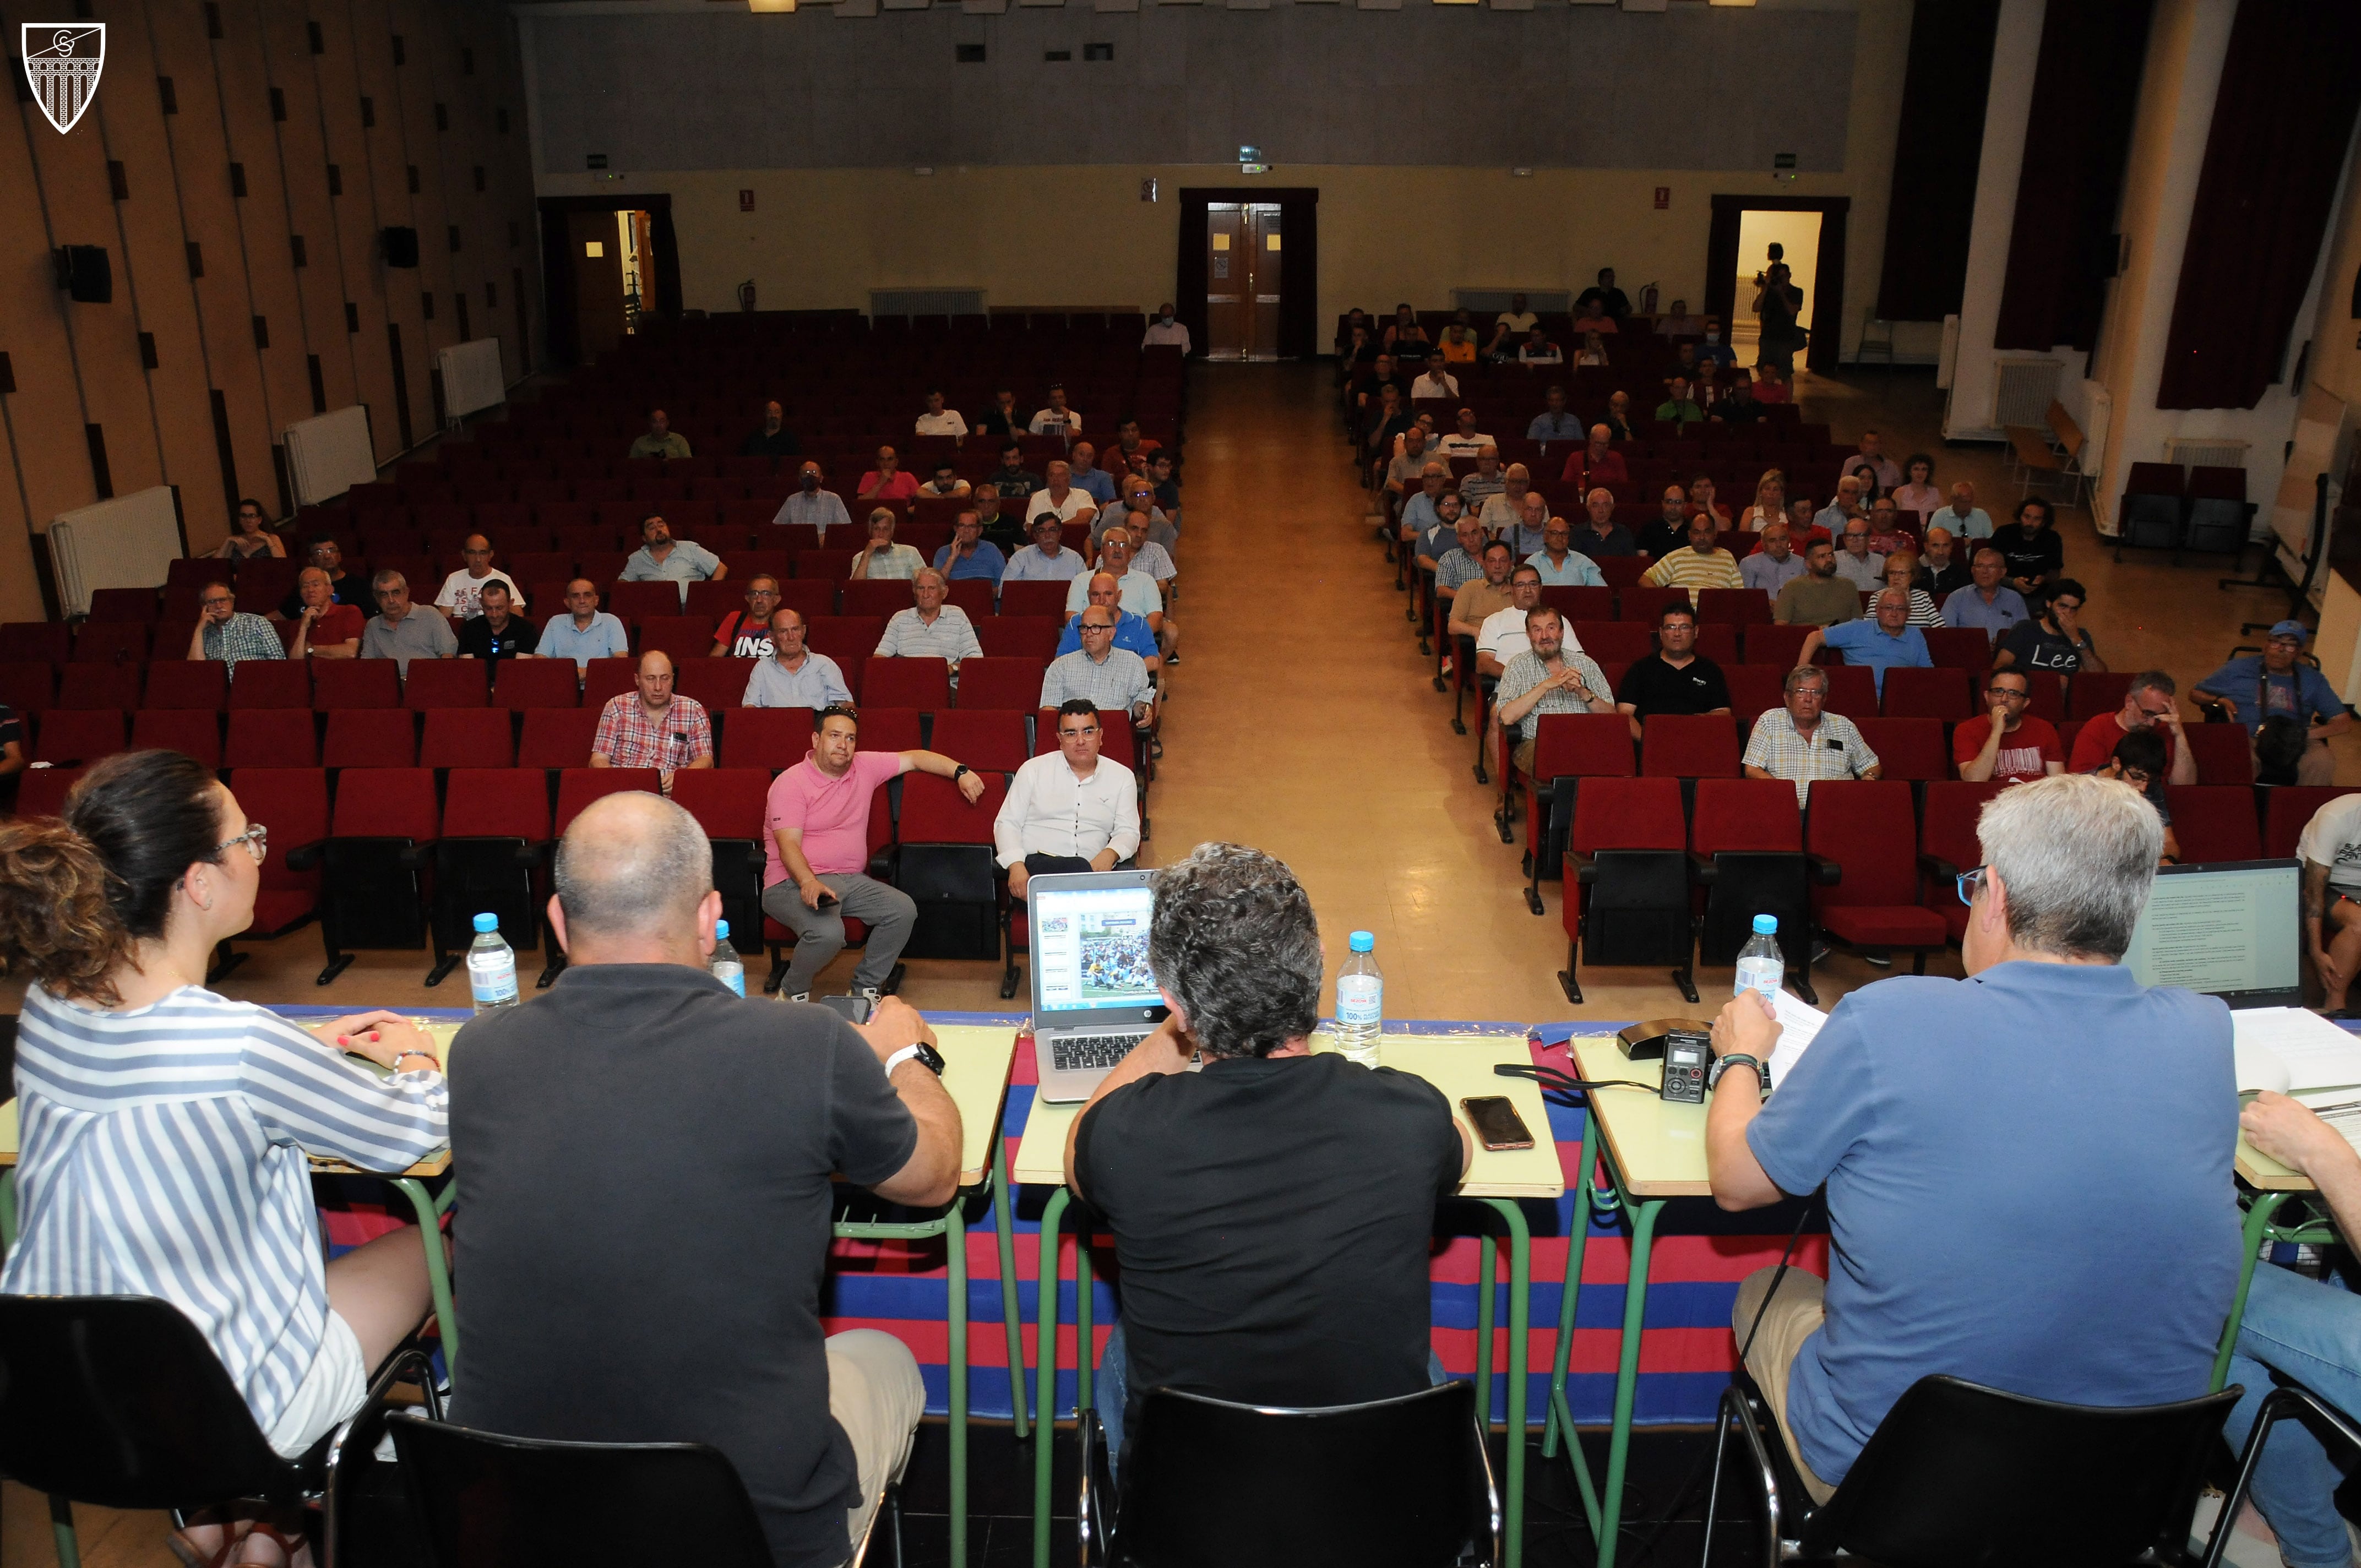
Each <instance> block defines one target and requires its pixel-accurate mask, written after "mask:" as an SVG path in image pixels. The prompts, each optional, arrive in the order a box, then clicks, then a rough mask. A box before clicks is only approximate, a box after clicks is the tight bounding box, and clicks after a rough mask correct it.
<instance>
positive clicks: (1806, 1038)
mask: <svg viewBox="0 0 2361 1568" xmlns="http://www.w3.org/2000/svg"><path fill="white" fill-rule="evenodd" d="M1771 1011H1772V1012H1773V1014H1776V1015H1777V1017H1778V1019H1779V1023H1780V1025H1781V1027H1780V1030H1779V1043H1778V1045H1776V1046H1775V1047H1773V1048H1772V1051H1771V1060H1770V1062H1769V1064H1768V1066H1769V1068H1770V1072H1771V1087H1772V1088H1773V1089H1774V1090H1775V1089H1777V1088H1778V1087H1779V1080H1781V1079H1783V1078H1784V1077H1786V1076H1787V1072H1788V1069H1791V1068H1793V1067H1794V1066H1795V1062H1796V1060H1797V1059H1798V1058H1801V1057H1802V1056H1803V1054H1804V1047H1806V1046H1808V1045H1810V1044H1811V1043H1812V1041H1813V1040H1814V1039H1816V1038H1817V1037H1818V1036H1819V1032H1820V1025H1823V1024H1825V1023H1827V1022H1828V1014H1825V1013H1823V1012H1821V1011H1820V1010H1819V1009H1818V1008H1817V1007H1815V1006H1813V1005H1812V1004H1811V1003H1808V1002H1806V1001H1805V1000H1804V999H1803V998H1802V997H1800V996H1797V995H1795V994H1794V993H1793V992H1788V991H1785V990H1784V989H1783V990H1782V991H1781V992H1779V995H1778V999H1777V1000H1776V1001H1774V1002H1773V1003H1772V1004H1771Z"/></svg>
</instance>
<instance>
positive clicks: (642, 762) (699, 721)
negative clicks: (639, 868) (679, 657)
mask: <svg viewBox="0 0 2361 1568" xmlns="http://www.w3.org/2000/svg"><path fill="white" fill-rule="evenodd" d="M672 681H673V669H672V659H671V656H670V655H668V654H665V653H664V652H646V653H642V654H641V655H640V668H639V673H638V674H635V675H633V676H632V677H631V687H632V689H631V690H630V691H627V692H617V693H616V694H615V695H614V696H610V697H609V698H608V699H607V706H606V707H603V708H601V709H600V710H599V712H598V731H597V732H596V733H595V734H594V735H592V736H591V738H590V765H591V766H592V767H594V768H653V769H655V770H656V774H657V781H656V782H657V784H658V787H660V788H661V789H663V791H664V793H665V794H666V795H670V794H671V793H672V776H673V774H675V773H678V772H680V771H681V770H682V769H684V768H692V769H693V768H709V767H711V766H712V765H713V720H712V718H710V717H709V716H708V714H707V713H706V711H705V705H704V704H703V703H701V702H699V701H697V699H696V698H695V697H693V696H681V695H680V694H679V693H677V692H675V691H674V690H673V689H672Z"/></svg>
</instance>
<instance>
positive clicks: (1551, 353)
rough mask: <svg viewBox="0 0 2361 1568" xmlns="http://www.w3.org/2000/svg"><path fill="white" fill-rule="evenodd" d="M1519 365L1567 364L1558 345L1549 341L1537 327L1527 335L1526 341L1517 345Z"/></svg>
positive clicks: (1545, 334)
mask: <svg viewBox="0 0 2361 1568" xmlns="http://www.w3.org/2000/svg"><path fill="white" fill-rule="evenodd" d="M1517 363H1518V364H1520V365H1563V364H1565V354H1563V353H1562V352H1560V351H1559V349H1558V345H1556V344H1554V343H1552V342H1551V341H1550V340H1549V334H1547V333H1545V332H1543V330H1542V329H1541V328H1540V327H1539V326H1535V327H1534V328H1533V330H1532V331H1531V332H1529V333H1527V334H1525V341H1524V342H1522V343H1521V344H1519V345H1517Z"/></svg>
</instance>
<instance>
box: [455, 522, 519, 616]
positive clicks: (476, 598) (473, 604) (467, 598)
mask: <svg viewBox="0 0 2361 1568" xmlns="http://www.w3.org/2000/svg"><path fill="white" fill-rule="evenodd" d="M459 559H460V560H462V561H464V562H466V563H467V565H463V566H461V567H460V568H459V569H458V570H457V571H456V572H454V573H452V574H451V575H450V576H447V577H445V578H444V579H443V589H442V591H441V592H440V593H438V594H436V595H435V596H434V608H435V609H439V610H441V611H442V612H443V614H444V616H445V618H446V619H448V620H474V619H475V618H476V617H478V616H479V615H481V614H483V613H484V598H483V596H484V587H485V585H486V584H488V583H499V584H500V585H502V586H503V587H506V588H507V589H508V590H509V600H510V602H511V604H512V605H514V606H515V608H516V609H519V610H520V611H521V610H522V609H524V608H525V603H524V595H523V594H522V592H520V591H519V590H518V588H517V586H516V579H515V578H513V577H511V576H509V575H508V574H507V573H506V572H503V571H500V569H498V568H497V567H495V566H494V565H492V542H491V541H490V540H489V539H487V538H485V537H484V536H483V535H482V534H480V533H471V534H469V535H467V538H465V539H463V540H461V541H460V542H459Z"/></svg>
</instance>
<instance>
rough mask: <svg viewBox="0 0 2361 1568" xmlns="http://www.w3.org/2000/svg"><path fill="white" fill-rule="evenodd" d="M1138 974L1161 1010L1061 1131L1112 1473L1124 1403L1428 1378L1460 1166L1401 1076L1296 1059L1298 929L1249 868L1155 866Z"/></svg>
mask: <svg viewBox="0 0 2361 1568" xmlns="http://www.w3.org/2000/svg"><path fill="white" fill-rule="evenodd" d="M1148 969H1149V970H1150V971H1151V972H1152V973H1153V975H1154V976H1155V980H1156V985H1157V989H1158V991H1159V992H1160V993H1161V994H1162V995H1163V998H1164V1000H1165V1002H1166V1003H1167V1004H1168V1005H1169V1006H1170V1008H1171V1015H1170V1017H1169V1018H1167V1019H1166V1020H1165V1023H1164V1025H1163V1026H1162V1027H1161V1028H1159V1029H1158V1030H1157V1031H1156V1033H1154V1034H1153V1035H1150V1036H1148V1037H1147V1038H1146V1039H1144V1040H1142V1041H1141V1042H1140V1043H1139V1044H1138V1045H1137V1047H1134V1048H1133V1049H1132V1051H1131V1054H1130V1055H1128V1056H1126V1058H1124V1059H1123V1061H1122V1063H1121V1064H1120V1065H1118V1066H1117V1067H1116V1068H1115V1070H1114V1071H1113V1072H1112V1073H1110V1074H1108V1075H1107V1077H1106V1079H1105V1080H1104V1082H1102V1083H1101V1084H1100V1085H1099V1086H1098V1088H1097V1089H1096V1090H1095V1091H1093V1093H1092V1095H1091V1099H1090V1102H1089V1103H1088V1104H1086V1105H1085V1106H1084V1107H1083V1108H1082V1113H1081V1114H1080V1115H1078V1116H1076V1117H1075V1118H1074V1123H1073V1128H1072V1130H1071V1132H1070V1133H1069V1134H1068V1135H1067V1139H1066V1185H1067V1187H1068V1188H1069V1189H1070V1190H1072V1191H1074V1192H1075V1193H1077V1194H1078V1195H1080V1196H1082V1198H1083V1200H1084V1201H1087V1202H1088V1203H1089V1204H1090V1206H1091V1208H1092V1209H1093V1212H1096V1213H1098V1214H1100V1215H1103V1216H1104V1218H1105V1220H1106V1222H1107V1224H1108V1227H1109V1228H1110V1229H1111V1230H1112V1231H1113V1232H1114V1233H1115V1255H1116V1257H1117V1258H1118V1260H1119V1261H1120V1263H1121V1266H1122V1269H1123V1281H1124V1291H1123V1317H1122V1321H1121V1322H1120V1324H1119V1325H1118V1326H1117V1328H1116V1330H1115V1335H1114V1336H1113V1337H1112V1338H1111V1339H1110V1340H1109V1341H1108V1343H1107V1346H1106V1350H1105V1353H1104V1354H1103V1355H1102V1356H1101V1357H1100V1359H1099V1378H1098V1405H1099V1418H1100V1420H1102V1421H1103V1422H1104V1424H1105V1426H1106V1433H1107V1449H1108V1454H1109V1458H1110V1463H1111V1468H1112V1470H1113V1473H1114V1475H1115V1477H1116V1478H1117V1479H1118V1480H1120V1479H1121V1477H1122V1474H1123V1469H1122V1466H1123V1448H1124V1438H1125V1434H1126V1432H1129V1431H1135V1430H1137V1420H1138V1415H1139V1409H1138V1403H1137V1400H1136V1399H1135V1398H1134V1392H1135V1391H1137V1394H1138V1395H1139V1396H1141V1397H1144V1396H1145V1395H1146V1394H1147V1392H1148V1390H1149V1389H1151V1388H1158V1387H1172V1388H1179V1389H1181V1390H1182V1391H1184V1392H1188V1393H1193V1394H1202V1395H1206V1396H1208V1397H1211V1398H1219V1399H1232V1400H1240V1401H1249V1402H1252V1403H1256V1404H1270V1405H1288V1406H1299V1407H1301V1406H1324V1405H1341V1404H1352V1403H1357V1402H1359V1401H1363V1400H1368V1399H1383V1398H1393V1397H1396V1396H1399V1395H1402V1394H1413V1393H1416V1392H1418V1391H1419V1390H1420V1389H1422V1388H1424V1387H1429V1386H1430V1385H1432V1384H1433V1383H1437V1382H1440V1381H1441V1380H1442V1375H1441V1370H1440V1367H1439V1366H1438V1365H1436V1363H1435V1362H1434V1359H1433V1351H1432V1350H1431V1348H1430V1336H1431V1333H1432V1330H1433V1314H1432V1312H1431V1310H1430V1308H1429V1289H1428V1285H1427V1276H1428V1270H1427V1255H1428V1250H1429V1247H1430V1245H1432V1244H1431V1237H1432V1235H1433V1230H1434V1204H1435V1200H1436V1199H1438V1198H1441V1197H1444V1196H1447V1195H1448V1194H1449V1193H1450V1192H1451V1191H1452V1190H1453V1189H1454V1188H1455V1187H1456V1186H1457V1185H1458V1182H1459V1179H1460V1178H1461V1177H1462V1176H1463V1175H1464V1174H1465V1173H1466V1169H1467V1167H1468V1165H1469V1163H1470V1161H1471V1160H1472V1158H1473V1155H1474V1148H1473V1145H1472V1144H1471V1143H1470V1142H1469V1140H1468V1139H1467V1137H1466V1135H1465V1134H1464V1133H1462V1132H1461V1131H1460V1130H1459V1128H1458V1127H1457V1126H1456V1125H1455V1124H1454V1122H1453V1120H1452V1116H1451V1108H1450V1104H1449V1102H1447V1101H1445V1100H1444V1097H1443V1095H1442V1094H1441V1093H1440V1092H1438V1091H1436V1090H1435V1089H1434V1088H1433V1086H1432V1085H1430V1084H1428V1083H1426V1082H1425V1081H1424V1080H1421V1079H1418V1078H1415V1077H1412V1076H1411V1075H1410V1074H1408V1073H1404V1072H1400V1071H1397V1070H1395V1069H1390V1068H1382V1067H1381V1068H1374V1069H1372V1068H1366V1067H1363V1066H1361V1065H1359V1064H1358V1063H1356V1062H1353V1061H1349V1060H1347V1059H1346V1058H1344V1057H1342V1056H1339V1055H1336V1054H1335V1053H1334V1052H1322V1053H1320V1054H1318V1055H1313V1054H1312V1049H1311V1045H1310V1040H1311V1036H1312V1028H1313V1026H1314V1025H1316V1024H1317V1023H1318V1022H1319V1014H1320V993H1321V950H1320V928H1319V925H1318V923H1317V922H1316V921H1315V920H1314V919H1313V917H1312V900H1311V897H1310V895H1309V894H1306V893H1305V892H1304V890H1303V888H1302V886H1301V884H1300V883H1298V882H1297V881H1296V880H1295V878H1294V876H1293V875H1292V874H1290V872H1289V871H1288V870H1287V868H1286V867H1285V866H1284V865H1281V864H1280V863H1279V861H1276V860H1273V859H1272V858H1271V857H1269V856H1268V855H1266V854H1263V853H1262V852H1261V851H1260V850H1249V849H1246V848H1244V847H1242V846H1239V845H1235V844H1205V845H1202V846H1200V847H1199V848H1198V849H1197V850H1195V851H1194V852H1193V853H1191V855H1190V856H1189V858H1188V859H1186V860H1184V861H1180V862H1179V863H1178V864H1176V865H1172V866H1168V867H1166V868H1164V869H1162V870H1161V871H1159V872H1158V873H1157V877H1156V899H1155V907H1154V912H1153V914H1152V916H1150V922H1149V929H1148ZM1197 1063H1202V1068H1203V1070H1202V1071H1197V1072H1191V1071H1190V1070H1188V1069H1190V1068H1191V1066H1192V1065H1194V1064H1197ZM1340 1326H1342V1327H1344V1328H1345V1330H1346V1331H1347V1332H1339V1331H1340Z"/></svg>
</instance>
